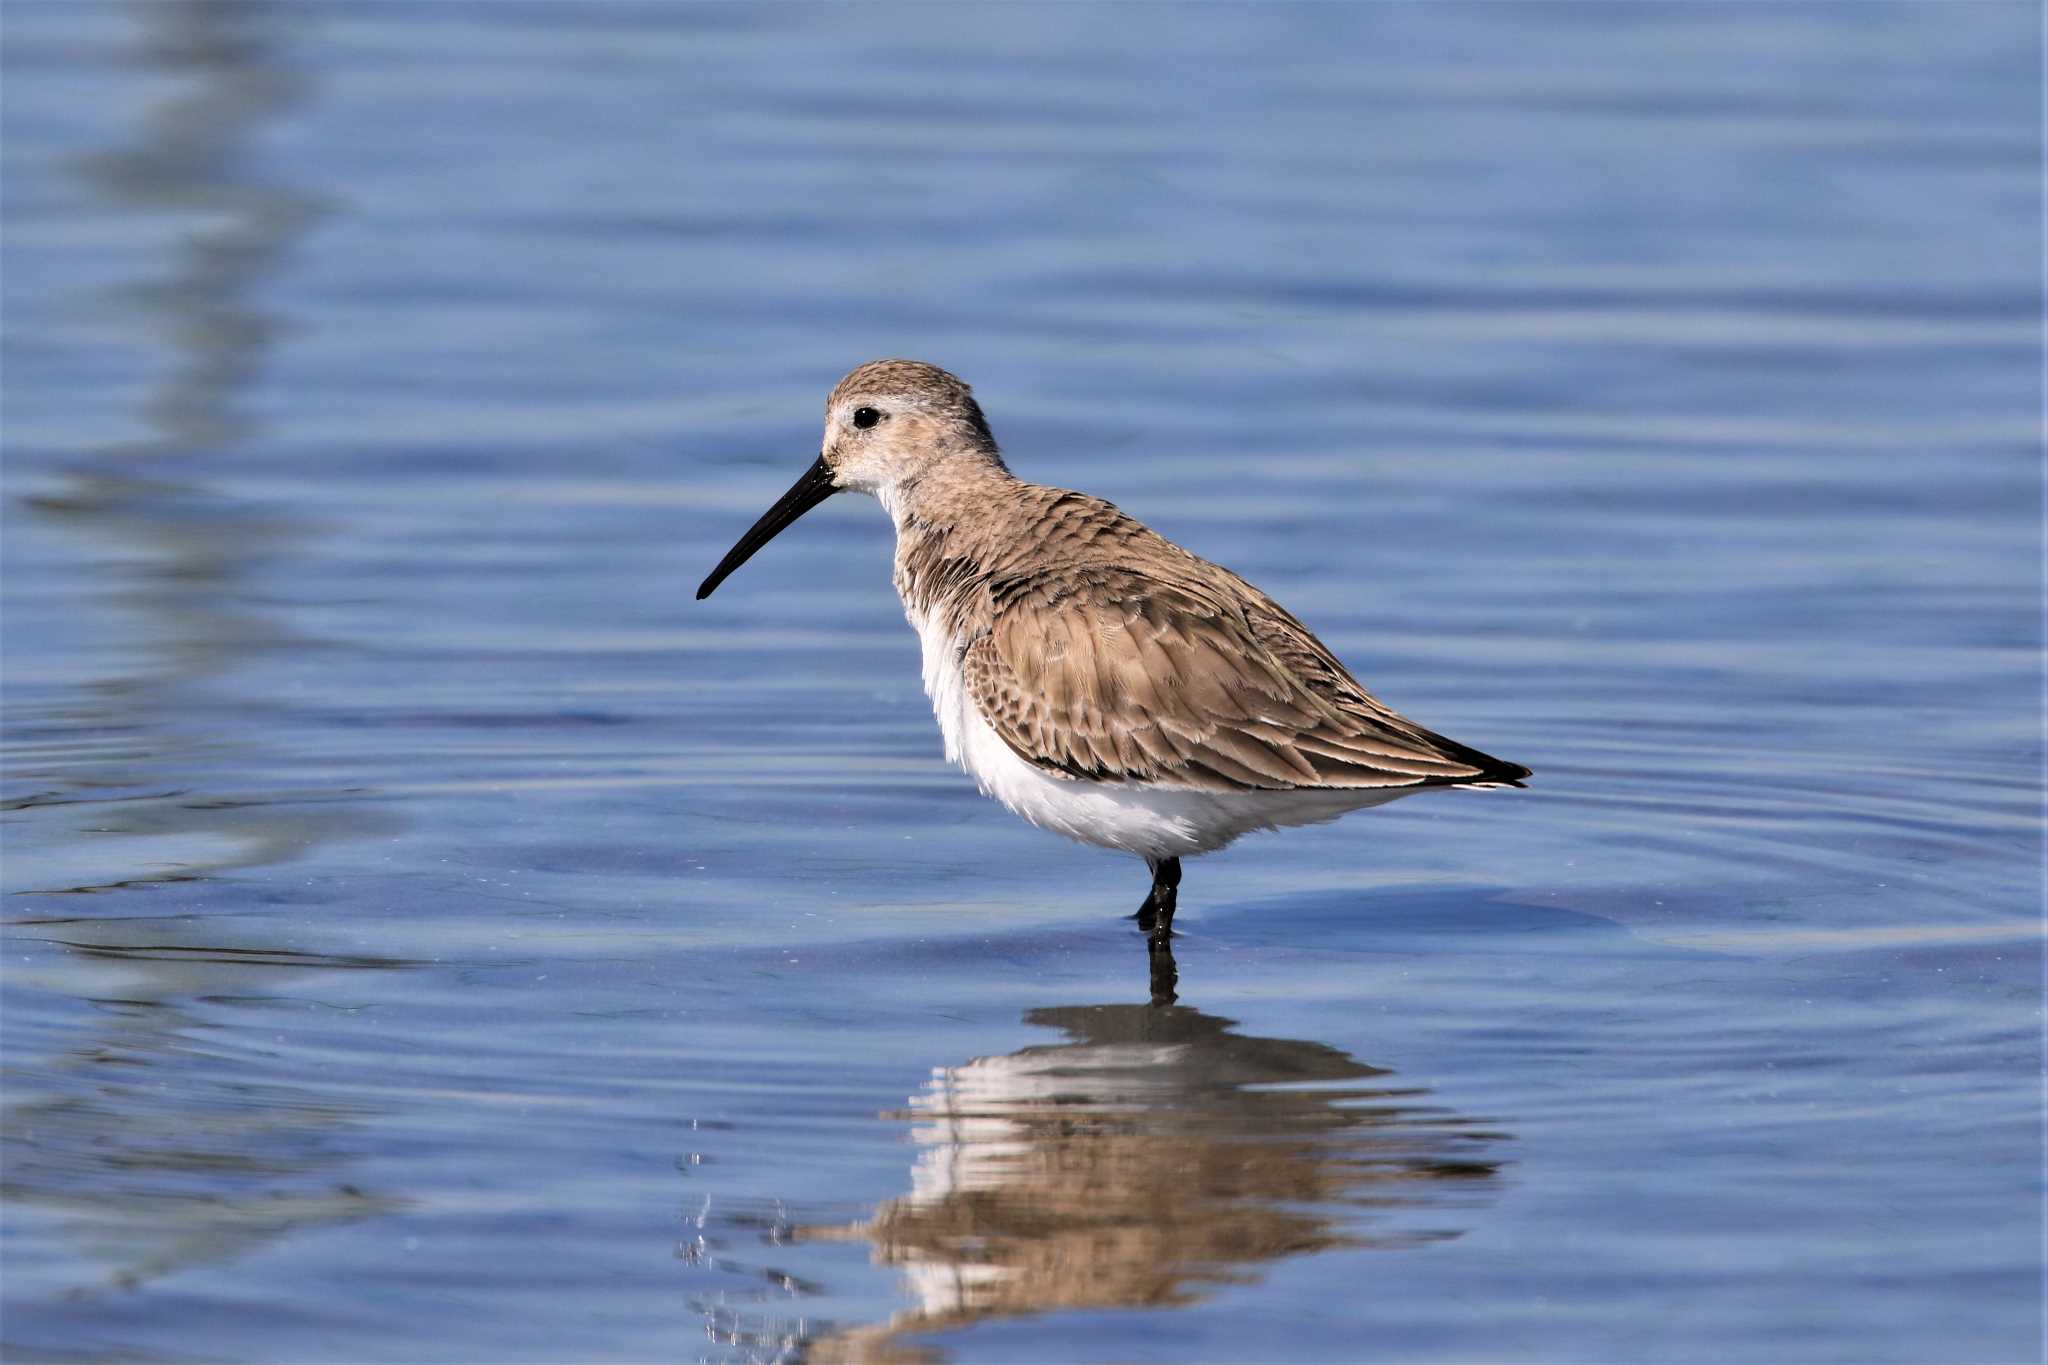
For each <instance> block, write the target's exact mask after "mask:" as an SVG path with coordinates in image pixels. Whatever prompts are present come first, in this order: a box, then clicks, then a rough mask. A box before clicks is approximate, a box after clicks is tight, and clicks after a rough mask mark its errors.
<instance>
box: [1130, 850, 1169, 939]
mask: <svg viewBox="0 0 2048 1365" xmlns="http://www.w3.org/2000/svg"><path fill="white" fill-rule="evenodd" d="M1148 861H1150V860H1149V859H1148ZM1179 890H1180V859H1178V858H1161V859H1159V860H1158V861H1157V862H1153V863H1152V891H1151V894H1149V895H1148V896H1146V897H1145V903H1144V904H1143V905H1141V906H1139V907H1138V913H1137V915H1136V916H1135V918H1136V919H1137V921H1138V928H1140V929H1142V930H1144V931H1145V932H1146V933H1147V934H1149V935H1151V936H1152V937H1153V938H1154V939H1158V940H1164V939H1167V938H1170V937H1172V935H1173V906H1174V902H1175V900H1176V899H1178V893H1179Z"/></svg>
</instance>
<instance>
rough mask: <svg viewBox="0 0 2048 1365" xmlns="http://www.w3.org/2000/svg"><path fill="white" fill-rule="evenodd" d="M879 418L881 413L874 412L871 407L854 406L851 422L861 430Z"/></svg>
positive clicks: (879, 419) (880, 418) (864, 429)
mask: <svg viewBox="0 0 2048 1365" xmlns="http://www.w3.org/2000/svg"><path fill="white" fill-rule="evenodd" d="M881 420H882V414H881V413H879V412H876V411H875V410H874V409H873V408H855V409H854V410H853V424H854V425H855V426H857V427H859V428H860V429H861V430H862V431H866V430H867V429H868V428H869V427H871V426H873V425H874V424H875V423H877V422H879V421H881Z"/></svg>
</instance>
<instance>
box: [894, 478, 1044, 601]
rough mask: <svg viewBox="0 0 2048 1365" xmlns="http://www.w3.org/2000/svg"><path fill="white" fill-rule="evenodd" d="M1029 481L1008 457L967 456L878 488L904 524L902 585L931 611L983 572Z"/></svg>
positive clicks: (899, 531) (909, 597)
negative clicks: (1007, 463) (1006, 462)
mask: <svg viewBox="0 0 2048 1365" xmlns="http://www.w3.org/2000/svg"><path fill="white" fill-rule="evenodd" d="M1023 487H1027V485H1025V484H1023V482H1022V480H1020V479H1018V478H1017V477H1016V476H1015V475H1014V474H1012V473H1010V471H1009V470H1007V469H1005V468H1003V465H1002V462H1001V461H1000V460H999V459H996V458H994V457H992V456H990V457H965V458H959V459H955V460H952V461H948V462H946V463H944V464H941V465H935V466H933V467H931V468H929V469H927V470H926V471H925V472H924V473H923V474H922V475H921V476H917V477H912V478H906V479H902V480H899V481H897V482H896V483H894V484H891V485H888V486H886V487H883V488H879V489H877V490H876V493H875V495H876V496H877V497H878V498H880V499H881V502H882V505H883V506H884V507H886V508H887V509H888V510H889V517H890V520H892V521H894V522H895V523H896V575H895V577H896V590H897V592H898V593H900V594H901V595H902V597H903V604H904V606H905V607H906V608H908V609H910V610H911V611H912V612H913V613H924V612H928V611H930V610H932V609H933V608H935V607H937V606H938V605H940V603H941V601H942V599H950V598H951V597H952V596H954V595H956V594H957V593H959V592H960V591H961V590H962V589H963V588H965V587H966V586H967V585H968V584H970V583H972V582H974V581H976V580H977V579H979V578H980V577H981V576H982V575H983V574H984V573H986V572H987V570H988V568H989V567H990V566H991V564H992V560H993V558H994V557H995V555H996V554H997V553H998V552H999V550H1000V546H999V545H997V544H996V540H997V539H998V538H999V537H1000V535H1001V531H1002V527H1003V526H1004V524H1005V521H1004V518H1003V516H1002V514H1001V509H1002V508H1003V507H1004V506H1006V505H1007V504H1009V503H1010V502H1012V501H1013V500H1014V499H1015V498H1016V496H1017V492H1018V490H1019V489H1020V488H1023Z"/></svg>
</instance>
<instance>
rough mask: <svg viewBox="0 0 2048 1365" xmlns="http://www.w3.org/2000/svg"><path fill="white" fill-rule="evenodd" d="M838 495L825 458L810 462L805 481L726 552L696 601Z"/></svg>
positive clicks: (795, 486) (702, 587)
mask: <svg viewBox="0 0 2048 1365" xmlns="http://www.w3.org/2000/svg"><path fill="white" fill-rule="evenodd" d="M838 491H839V488H838V485H836V484H834V483H833V482H832V469H831V466H829V465H827V464H826V463H825V457H824V456H823V455H820V456H819V457H818V458H817V459H816V460H813V461H812V462H811V467H810V468H809V469H806V470H805V471H804V472H803V477H801V478H799V479H798V480H797V481H796V482H795V483H793V484H791V485H790V486H789V491H788V492H787V493H784V494H783V495H782V496H781V497H780V498H777V499H776V500H775V505H774V506H773V507H771V508H769V509H768V510H767V511H766V512H764V513H763V514H762V516H761V519H760V520H759V521H757V522H755V523H754V524H753V525H752V526H751V527H749V528H748V529H747V533H746V534H745V535H743V536H741V537H740V540H739V544H737V545H735V546H733V547H732V548H731V549H730V550H727V551H726V552H725V558H724V559H721V560H719V561H718V567H717V568H715V569H713V570H712V571H711V576H710V577H709V578H707V579H705V580H704V581H703V582H702V583H700V584H698V585H697V600H698V601H699V602H702V601H703V600H704V599H705V598H707V597H709V596H711V592H712V590H713V589H714V588H716V587H717V586H718V585H719V584H720V583H723V582H724V581H725V580H726V579H727V578H728V577H730V576H731V574H732V571H733V570H734V569H737V568H738V567H739V566H740V565H742V564H744V563H746V562H747V561H748V560H750V559H752V558H753V557H754V551H756V550H758V549H760V548H761V547H762V546H763V545H766V544H767V543H768V542H769V541H771V540H773V539H775V537H776V536H778V535H780V534H781V532H782V529H783V528H784V527H785V526H788V525H789V524H790V523H791V522H793V521H795V520H796V519H797V518H798V517H800V516H802V515H803V514H804V513H806V512H808V511H810V510H811V509H812V508H813V507H816V506H817V505H818V504H819V503H821V502H823V501H824V500H825V499H827V498H829V497H831V496H832V495H833V494H834V493H837V492H838Z"/></svg>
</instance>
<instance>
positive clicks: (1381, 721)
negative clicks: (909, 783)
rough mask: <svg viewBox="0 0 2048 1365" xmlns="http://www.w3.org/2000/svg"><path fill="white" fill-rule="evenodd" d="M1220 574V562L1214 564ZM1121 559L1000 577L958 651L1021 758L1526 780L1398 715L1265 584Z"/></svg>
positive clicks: (1337, 779) (1278, 773) (1230, 773)
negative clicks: (1168, 573) (1176, 574)
mask: <svg viewBox="0 0 2048 1365" xmlns="http://www.w3.org/2000/svg"><path fill="white" fill-rule="evenodd" d="M1207 567H1210V568H1212V569H1213V566H1207ZM1214 573H1215V575H1216V576H1217V578H1218V581H1216V582H1214V583H1210V582H1203V581H1196V580H1193V579H1187V578H1177V579H1176V581H1173V582H1167V581H1164V580H1162V579H1158V578H1153V577H1149V576H1147V575H1145V574H1144V573H1142V572H1139V571H1136V570H1133V569H1129V568H1124V567H1119V566H1110V565H1076V566H1072V567H1063V568H1058V569H1050V570H1039V571H1033V572H1028V573H1024V574H1020V575H1016V576H1011V577H1005V578H996V579H992V580H991V581H990V582H989V583H988V591H989V599H988V600H989V615H988V617H987V619H986V622H985V624H984V628H982V629H980V630H977V631H976V632H975V634H974V636H973V638H972V640H971V642H970V644H969V645H968V647H967V649H966V651H965V653H964V654H963V656H962V669H963V674H964V676H965V679H966V683H967V687H968V691H969V693H970V695H971V696H972V698H973V700H974V702H975V704H976V705H977V706H978V707H979V708H980V711H981V714H982V715H983V717H984V718H986V719H987V721H988V723H989V725H990V726H991V727H992V728H994V730H995V732H996V733H997V734H998V735H999V736H1001V737H1002V739H1003V741H1004V743H1006V744H1008V745H1009V746H1010V748H1011V749H1012V750H1014V751H1015V752H1016V753H1017V754H1018V755H1019V756H1021V757H1022V758H1024V759H1025V760H1027V761H1028V762H1031V763H1033V764H1036V765H1037V766H1039V767H1041V768H1045V769H1048V770H1051V771H1054V772H1059V773H1063V774H1065V775H1067V776H1069V777H1076V778H1088V779H1093V780H1095V781H1107V782H1136V783H1144V784H1148V785H1156V786H1164V787H1176V788H1183V789H1188V790H1196V791H1257V790H1290V789H1297V788H1308V787H1340V788H1370V787H1411V786H1450V785H1457V784H1461V783H1473V782H1514V781H1517V780H1518V779H1520V778H1522V777H1526V776H1527V775H1528V769H1526V768H1523V767H1520V766H1519V765H1517V764H1513V763H1506V762H1503V761H1501V760H1499V759H1495V758H1491V757H1489V756H1488V755H1486V754H1482V753H1480V752H1479V751H1478V750H1476V749H1470V748H1467V747H1466V746H1464V745H1462V744H1458V743H1456V742H1455V741H1453V740H1449V739H1446V738H1444V737H1443V736H1441V735H1437V734H1433V733H1431V732H1430V731H1428V730H1425V729H1423V728H1422V727H1421V726H1419V725H1416V724H1415V723H1414V722H1412V721H1409V720H1407V719H1406V718H1404V717H1402V716H1400V715H1398V714H1396V713H1395V712H1393V711H1392V710H1389V709H1388V708H1387V707H1385V706H1383V705H1382V704H1380V702H1378V701H1377V700H1375V699H1374V698H1373V697H1372V696H1371V695H1370V694H1368V693H1367V692H1366V691H1365V690H1364V689H1363V688H1362V687H1360V686H1359V685H1358V683H1357V682H1356V681H1355V680H1354V679H1353V678H1352V677H1351V675H1350V674H1349V673H1348V672H1346V671H1345V669H1344V666H1343V665H1342V664H1341V663H1339V662H1338V661H1337V659H1336V657H1335V656H1334V655H1332V654H1331V653H1330V651H1329V650H1328V649H1327V648H1325V647H1324V645H1323V644H1322V642H1321V641H1319V640H1317V639H1316V638H1315V636H1314V635H1312V634H1310V633H1309V631H1308V629H1307V628H1306V627H1305V626H1303V625H1302V624H1301V623H1300V622H1299V621H1297V620H1295V619H1294V618H1293V617H1292V616H1290V615H1288V614H1287V613H1286V612H1285V611H1283V610H1281V609H1280V608H1279V607H1278V606H1275V605H1274V604H1273V603H1271V602H1270V601H1268V600H1267V599H1266V598H1264V596H1263V595H1261V594H1259V593H1258V591H1257V590H1256V589H1254V588H1251V587H1250V586H1249V585H1245V584H1242V583H1241V582H1238V581H1236V580H1234V579H1230V578H1228V577H1227V571H1224V570H1221V569H1214Z"/></svg>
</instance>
